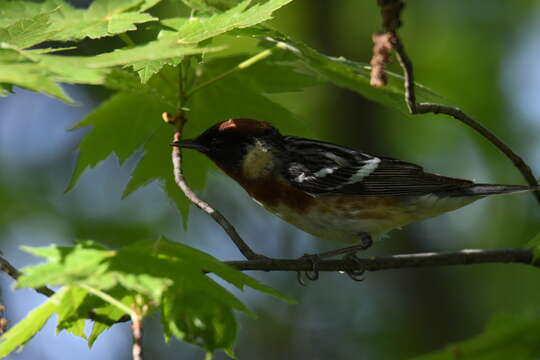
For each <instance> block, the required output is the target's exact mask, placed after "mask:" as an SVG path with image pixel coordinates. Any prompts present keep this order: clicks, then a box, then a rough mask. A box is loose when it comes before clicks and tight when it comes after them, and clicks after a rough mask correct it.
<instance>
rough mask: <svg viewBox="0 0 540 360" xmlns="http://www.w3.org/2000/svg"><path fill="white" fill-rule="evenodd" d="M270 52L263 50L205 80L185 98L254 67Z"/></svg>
mask: <svg viewBox="0 0 540 360" xmlns="http://www.w3.org/2000/svg"><path fill="white" fill-rule="evenodd" d="M272 52H273V50H272V49H266V50H263V51H261V52H260V53H258V54H255V55H253V56H252V57H250V58H249V59H247V60H244V61H242V62H241V63H240V64H238V65H236V66H235V67H234V68H232V69H229V70H227V71H225V72H223V73H221V74H219V75H218V76H216V77H215V78H212V79H210V80H207V81H205V82H202V83H200V84H199V85H197V86H195V87H193V88H192V89H191V90H189V91H188V92H187V94H186V98H189V97H191V96H192V95H193V94H194V93H196V92H197V91H199V90H201V89H204V88H205V87H207V86H208V85H211V84H213V83H215V82H217V81H219V80H221V79H223V78H225V77H227V76H230V75H233V74H235V73H237V72H239V71H242V70H244V69H247V68H248V67H250V66H252V65H254V64H255V63H257V62H259V61H261V60H264V59H266V58H267V57H269V56H270V55H272Z"/></svg>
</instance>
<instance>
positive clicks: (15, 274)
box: [0, 256, 130, 325]
mask: <svg viewBox="0 0 540 360" xmlns="http://www.w3.org/2000/svg"><path fill="white" fill-rule="evenodd" d="M0 270H1V271H3V272H5V273H6V274H7V275H9V276H10V277H11V278H12V279H13V280H15V281H16V280H17V279H18V278H19V276H21V272H20V271H19V270H18V269H17V268H16V267H15V266H13V265H11V264H10V262H9V261H7V260H6V259H4V258H3V257H2V256H0ZM34 290H35V291H36V292H38V293H40V294H41V295H45V296H47V297H51V296H53V295H54V294H55V292H54V290H51V289H50V288H48V287H46V286H43V287H40V288H37V289H34ZM88 318H89V319H90V320H94V321H99V322H103V323H108V322H110V320H109V319H106V318H104V317H102V316H101V315H98V314H96V313H95V312H93V311H90V313H89V314H88ZM129 319H130V317H129V315H124V316H122V317H121V318H120V319H118V320H116V321H115V322H113V323H112V324H116V323H121V322H126V321H129ZM112 324H111V325H112Z"/></svg>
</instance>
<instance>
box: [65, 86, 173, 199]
mask: <svg viewBox="0 0 540 360" xmlns="http://www.w3.org/2000/svg"><path fill="white" fill-rule="evenodd" d="M158 96H159V95H158ZM173 109H174V108H173ZM167 110H169V111H170V110H171V107H170V106H168V104H166V103H164V102H163V101H162V99H160V98H159V97H157V96H149V95H148V94H147V93H144V92H133V93H128V92H121V93H118V94H116V95H113V96H112V97H111V98H110V99H109V100H107V101H105V102H104V103H103V104H101V105H100V106H99V107H98V108H97V109H95V110H94V111H93V112H91V113H90V114H89V115H88V116H87V117H86V118H85V119H84V120H82V121H81V122H79V123H78V124H77V125H76V126H75V128H81V127H86V126H92V127H93V129H92V130H90V131H89V132H88V133H87V134H86V135H85V137H84V139H83V140H82V142H81V143H80V144H79V158H78V160H77V165H76V168H75V171H74V172H73V175H72V178H71V180H70V182H69V185H68V187H67V190H70V189H71V188H73V186H74V185H75V183H76V181H77V180H78V179H79V177H80V176H81V175H82V173H83V171H84V170H85V169H86V168H88V167H94V166H96V165H97V164H98V163H99V162H101V161H103V160H105V159H106V158H107V157H109V156H110V155H111V154H113V153H114V154H115V155H116V156H117V157H118V158H119V160H120V163H123V162H124V161H125V160H126V159H127V158H128V157H129V156H131V155H132V154H133V153H134V152H135V151H136V150H137V149H138V148H139V147H140V146H142V145H143V144H144V143H145V142H148V140H151V138H152V136H153V135H154V134H155V132H156V131H157V130H158V129H160V127H163V126H164V123H163V121H162V120H161V113H162V112H163V111H167ZM169 131H170V132H172V129H169ZM112 134H115V135H114V136H113V135H112ZM162 146H163V148H164V149H168V142H164V143H163V144H162Z"/></svg>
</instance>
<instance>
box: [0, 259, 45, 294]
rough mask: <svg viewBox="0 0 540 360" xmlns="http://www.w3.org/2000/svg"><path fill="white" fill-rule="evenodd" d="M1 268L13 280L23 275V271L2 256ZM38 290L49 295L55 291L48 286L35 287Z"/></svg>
mask: <svg viewBox="0 0 540 360" xmlns="http://www.w3.org/2000/svg"><path fill="white" fill-rule="evenodd" d="M0 270H2V271H3V272H5V273H6V274H7V275H9V276H10V277H11V278H12V279H13V280H17V279H18V278H19V276H21V272H20V271H19V270H17V268H16V267H15V266H13V265H11V264H10V263H9V261H7V260H6V259H4V258H3V257H2V256H0ZM34 290H36V292H38V293H40V294H42V295H45V296H47V297H50V296H53V295H54V291H53V290H51V289H49V288H48V287H46V286H43V287H40V288H37V289H34Z"/></svg>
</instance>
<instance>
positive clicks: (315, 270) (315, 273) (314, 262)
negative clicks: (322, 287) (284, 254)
mask: <svg viewBox="0 0 540 360" xmlns="http://www.w3.org/2000/svg"><path fill="white" fill-rule="evenodd" d="M300 259H307V260H309V261H310V262H311V270H306V271H304V272H303V273H304V276H305V277H306V278H307V279H308V280H311V281H315V280H317V279H319V262H320V261H321V258H320V256H319V255H316V254H315V255H310V254H304V255H303V256H302V257H300ZM296 274H297V279H298V283H299V284H300V285H302V286H306V283H305V282H304V279H303V278H302V271H297V272H296Z"/></svg>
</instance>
